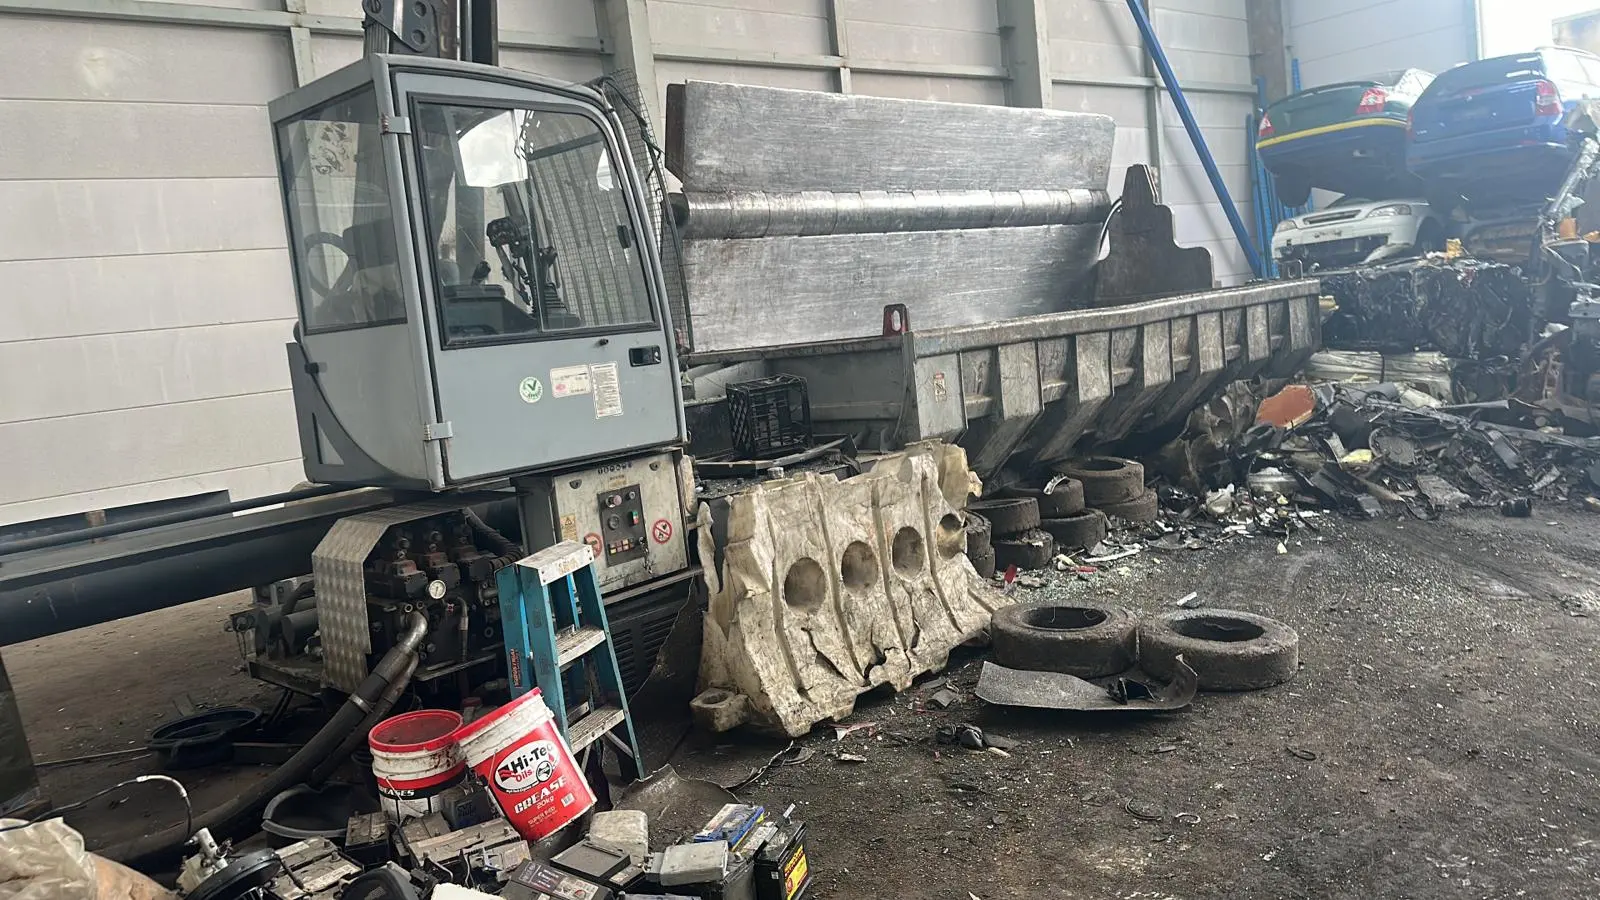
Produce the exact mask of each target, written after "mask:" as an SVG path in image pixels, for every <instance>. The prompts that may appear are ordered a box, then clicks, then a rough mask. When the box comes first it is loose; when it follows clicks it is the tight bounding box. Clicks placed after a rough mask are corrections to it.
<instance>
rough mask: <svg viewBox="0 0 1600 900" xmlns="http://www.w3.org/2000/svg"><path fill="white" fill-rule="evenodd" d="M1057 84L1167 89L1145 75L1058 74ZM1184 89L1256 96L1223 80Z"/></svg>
mask: <svg viewBox="0 0 1600 900" xmlns="http://www.w3.org/2000/svg"><path fill="white" fill-rule="evenodd" d="M1050 80H1051V81H1053V82H1055V83H1056V84H1079V85H1086V86H1088V87H1125V88H1157V89H1160V90H1166V88H1165V86H1164V85H1162V83H1161V79H1159V78H1149V77H1146V76H1143V75H1057V76H1054V77H1053V78H1051V79H1050ZM1183 90H1184V92H1185V93H1189V94H1239V95H1241V96H1245V97H1254V96H1255V95H1256V89H1255V88H1254V87H1252V86H1250V85H1248V84H1228V83H1226V82H1222V81H1185V82H1184V83H1183Z"/></svg>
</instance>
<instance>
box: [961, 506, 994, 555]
mask: <svg viewBox="0 0 1600 900" xmlns="http://www.w3.org/2000/svg"><path fill="white" fill-rule="evenodd" d="M963 530H964V531H965V532H966V536H967V555H968V556H971V555H973V554H974V553H977V554H983V553H987V554H989V555H990V556H993V555H994V548H993V546H992V543H993V536H994V535H993V532H992V530H991V527H990V525H989V520H988V519H985V518H984V517H983V516H980V515H978V514H977V513H975V512H973V511H971V510H968V511H967V513H966V523H965V524H964V525H963Z"/></svg>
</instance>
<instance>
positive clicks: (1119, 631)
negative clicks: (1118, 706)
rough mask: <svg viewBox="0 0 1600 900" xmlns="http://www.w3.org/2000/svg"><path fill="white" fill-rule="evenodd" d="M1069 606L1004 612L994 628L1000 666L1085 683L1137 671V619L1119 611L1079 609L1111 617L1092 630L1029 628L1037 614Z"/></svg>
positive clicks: (991, 632)
mask: <svg viewBox="0 0 1600 900" xmlns="http://www.w3.org/2000/svg"><path fill="white" fill-rule="evenodd" d="M1068 605H1069V604H1067V603H1040V604H1018V605H1016V606H1007V607H1003V608H1001V609H998V610H996V611H995V613H994V618H993V620H992V621H991V622H990V623H989V635H990V638H991V639H992V640H993V642H994V657H995V661H996V662H998V663H1000V664H1001V665H1003V666H1009V667H1011V668H1013V669H1024V670H1028V671H1035V672H1063V673H1065V674H1068V675H1076V676H1077V677H1079V678H1100V677H1102V676H1105V675H1116V674H1117V673H1119V672H1125V671H1127V670H1128V669H1130V668H1132V667H1133V664H1134V659H1135V656H1136V649H1135V648H1136V644H1135V637H1136V635H1137V632H1138V626H1137V623H1136V621H1135V620H1134V617H1133V614H1132V613H1130V612H1128V611H1127V610H1125V609H1118V608H1115V607H1099V606H1087V605H1083V606H1079V607H1078V608H1082V609H1093V610H1096V611H1098V612H1100V613H1103V614H1104V615H1105V620H1104V621H1102V622H1100V623H1099V624H1097V625H1092V626H1090V627H1087V628H1075V629H1071V630H1060V629H1052V628H1041V627H1038V626H1036V625H1032V624H1029V616H1030V615H1031V614H1034V612H1035V611H1036V610H1040V609H1050V608H1052V607H1065V606H1068Z"/></svg>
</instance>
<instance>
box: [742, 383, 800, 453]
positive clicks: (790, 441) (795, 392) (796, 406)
mask: <svg viewBox="0 0 1600 900" xmlns="http://www.w3.org/2000/svg"><path fill="white" fill-rule="evenodd" d="M728 423H729V427H728V431H729V433H730V434H731V435H732V437H733V449H734V450H736V451H738V452H739V453H740V454H741V455H743V456H744V458H745V459H768V458H771V457H774V456H781V455H783V454H785V453H793V452H795V451H796V450H804V449H806V448H807V447H810V446H811V439H812V431H811V398H810V395H809V394H808V393H807V392H806V380H805V379H804V378H801V377H800V376H798V375H773V376H771V377H770V378H759V379H756V380H755V381H739V382H735V383H733V384H730V385H728Z"/></svg>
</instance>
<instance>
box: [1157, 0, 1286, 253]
mask: <svg viewBox="0 0 1600 900" xmlns="http://www.w3.org/2000/svg"><path fill="white" fill-rule="evenodd" d="M1128 9H1129V10H1131V11H1132V12H1133V21H1134V23H1135V24H1137V25H1138V26H1139V34H1140V35H1142V36H1143V37H1144V46H1145V49H1146V50H1148V51H1149V52H1150V59H1151V60H1152V61H1154V62H1155V64H1156V70H1157V71H1159V72H1160V73H1161V81H1162V83H1164V84H1165V85H1166V86H1167V92H1168V93H1170V94H1171V95H1172V105H1173V106H1175V107H1177V109H1178V117H1179V118H1180V119H1182V120H1183V130H1184V131H1187V132H1189V142H1190V143H1192V144H1193V145H1194V152H1195V153H1196V154H1198V155H1199V157H1200V165H1202V166H1204V167H1205V170H1206V177H1207V178H1209V179H1211V188H1212V190H1214V191H1216V192H1217V202H1218V203H1220V204H1222V211H1223V212H1224V213H1226V214H1227V216H1228V224H1229V225H1230V226H1232V227H1233V234H1234V237H1236V238H1238V239H1239V247H1240V248H1241V249H1242V250H1244V255H1245V259H1247V260H1248V261H1249V262H1250V271H1252V272H1254V273H1255V275H1256V277H1257V278H1260V277H1261V276H1262V275H1263V274H1264V270H1263V269H1262V266H1261V254H1260V253H1258V252H1256V247H1255V242H1254V241H1252V240H1251V239H1250V230H1249V229H1247V228H1246V227H1245V225H1244V220H1243V219H1241V218H1240V217H1239V209H1238V207H1236V206H1234V205H1233V197H1232V196H1230V195H1229V194H1228V186H1227V185H1226V184H1223V183H1222V173H1221V172H1220V171H1218V170H1217V161H1216V159H1214V158H1213V157H1212V156H1211V148H1210V147H1208V146H1207V145H1206V137H1205V135H1204V134H1202V133H1201V132H1200V123H1198V122H1196V121H1195V118H1194V111H1193V110H1191V109H1189V100H1188V98H1187V97H1185V96H1184V95H1183V86H1182V85H1180V84H1179V83H1178V76H1177V75H1175V74H1173V71H1172V64H1171V63H1170V62H1168V61H1167V52H1166V51H1165V50H1163V49H1161V41H1160V40H1158V39H1157V38H1156V29H1155V26H1153V25H1151V24H1150V16H1149V15H1148V14H1147V13H1146V12H1145V9H1144V4H1143V3H1141V2H1140V0H1128Z"/></svg>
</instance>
